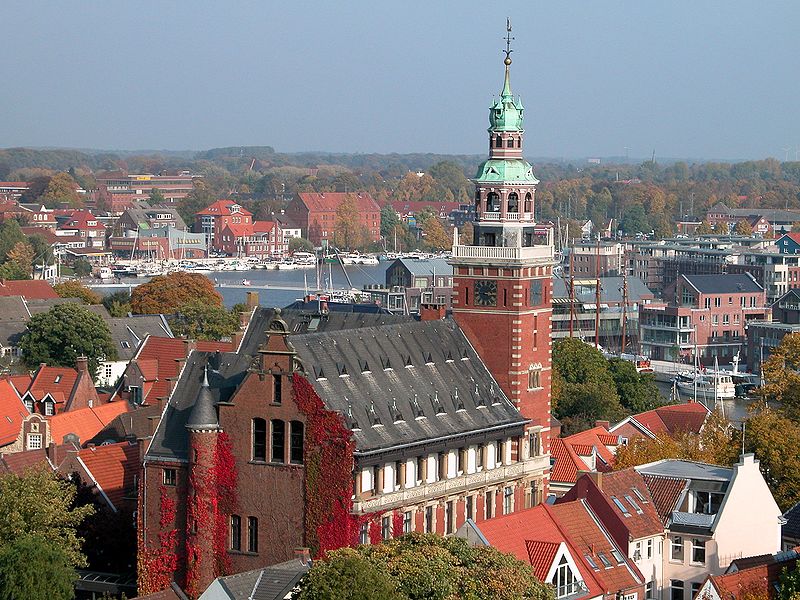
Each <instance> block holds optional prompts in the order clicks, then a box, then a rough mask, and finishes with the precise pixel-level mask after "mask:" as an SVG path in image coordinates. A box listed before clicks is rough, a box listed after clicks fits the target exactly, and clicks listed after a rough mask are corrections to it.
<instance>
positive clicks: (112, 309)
mask: <svg viewBox="0 0 800 600" xmlns="http://www.w3.org/2000/svg"><path fill="white" fill-rule="evenodd" d="M102 302H103V306H105V307H106V310H107V311H108V313H109V314H110V315H111V316H112V317H126V316H128V314H129V313H130V312H131V294H130V292H128V291H126V290H120V291H119V292H114V293H113V294H109V295H108V296H104V297H103V300H102Z"/></svg>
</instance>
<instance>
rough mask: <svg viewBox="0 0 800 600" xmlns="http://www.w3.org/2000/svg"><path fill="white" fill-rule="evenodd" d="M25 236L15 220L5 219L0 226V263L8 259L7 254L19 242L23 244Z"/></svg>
mask: <svg viewBox="0 0 800 600" xmlns="http://www.w3.org/2000/svg"><path fill="white" fill-rule="evenodd" d="M25 239H26V238H25V234H24V233H22V228H21V227H20V226H19V222H18V221H17V220H16V219H7V220H5V221H3V223H2V224H0V263H3V262H5V261H6V260H7V259H8V253H9V252H11V250H12V249H13V248H14V246H16V245H17V244H18V243H20V242H25Z"/></svg>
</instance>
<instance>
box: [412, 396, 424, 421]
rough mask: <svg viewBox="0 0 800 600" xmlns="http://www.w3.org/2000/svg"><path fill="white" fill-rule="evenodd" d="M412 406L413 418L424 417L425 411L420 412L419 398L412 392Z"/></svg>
mask: <svg viewBox="0 0 800 600" xmlns="http://www.w3.org/2000/svg"><path fill="white" fill-rule="evenodd" d="M411 405H412V406H413V408H414V418H415V419H424V418H425V413H424V412H422V407H421V406H420V405H419V400H418V399H417V395H416V394H414V400H413V402H412V403H411Z"/></svg>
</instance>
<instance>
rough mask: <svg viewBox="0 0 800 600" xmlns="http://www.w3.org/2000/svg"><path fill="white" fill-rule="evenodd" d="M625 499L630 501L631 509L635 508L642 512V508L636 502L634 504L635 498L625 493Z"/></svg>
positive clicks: (639, 512)
mask: <svg viewBox="0 0 800 600" xmlns="http://www.w3.org/2000/svg"><path fill="white" fill-rule="evenodd" d="M625 500H627V501H628V502H629V503H630V505H631V506H632V507H633V510H635V511H636V512H637V513H638V514H642V509H641V507H640V506H639V505H638V504H636V500H634V499H633V498H631V497H630V496H627V495H626V496H625Z"/></svg>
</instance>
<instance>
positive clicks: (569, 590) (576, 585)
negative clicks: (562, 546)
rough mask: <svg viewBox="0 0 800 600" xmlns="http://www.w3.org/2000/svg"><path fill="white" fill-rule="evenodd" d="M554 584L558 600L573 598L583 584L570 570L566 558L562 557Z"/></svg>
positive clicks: (554, 577)
mask: <svg viewBox="0 0 800 600" xmlns="http://www.w3.org/2000/svg"><path fill="white" fill-rule="evenodd" d="M552 583H553V587H555V588H556V598H565V597H567V596H571V595H572V594H574V593H575V592H577V591H578V590H579V589H580V583H581V582H580V581H579V580H578V579H577V578H576V577H575V574H574V573H573V572H572V569H570V567H569V564H568V563H567V557H566V556H562V557H561V560H560V561H559V563H558V568H557V569H556V573H555V575H554V576H553V582H552Z"/></svg>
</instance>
